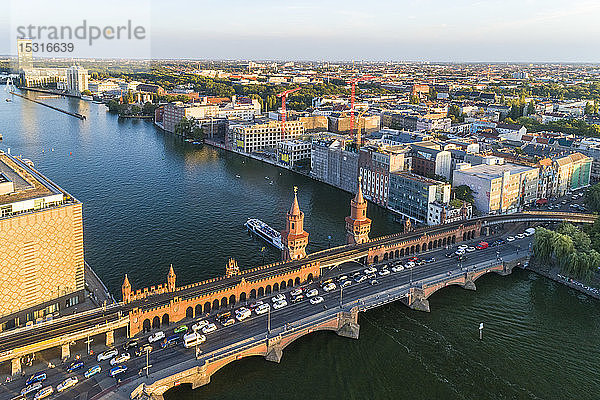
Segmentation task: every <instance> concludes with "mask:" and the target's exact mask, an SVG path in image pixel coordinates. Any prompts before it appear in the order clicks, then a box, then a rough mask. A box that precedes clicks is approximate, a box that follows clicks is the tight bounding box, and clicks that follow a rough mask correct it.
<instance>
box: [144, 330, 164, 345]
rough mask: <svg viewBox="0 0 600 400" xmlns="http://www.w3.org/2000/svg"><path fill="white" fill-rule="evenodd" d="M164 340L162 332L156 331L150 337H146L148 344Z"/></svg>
mask: <svg viewBox="0 0 600 400" xmlns="http://www.w3.org/2000/svg"><path fill="white" fill-rule="evenodd" d="M164 338H165V333H164V332H163V331H158V332H155V333H153V334H152V335H150V337H148V343H154V342H158V341H159V340H161V339H164Z"/></svg>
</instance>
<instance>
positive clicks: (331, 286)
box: [323, 282, 337, 292]
mask: <svg viewBox="0 0 600 400" xmlns="http://www.w3.org/2000/svg"><path fill="white" fill-rule="evenodd" d="M336 287H337V286H335V283H333V282H331V283H328V284H327V285H325V286H323V290H324V291H326V292H331V291H332V290H335V289H336Z"/></svg>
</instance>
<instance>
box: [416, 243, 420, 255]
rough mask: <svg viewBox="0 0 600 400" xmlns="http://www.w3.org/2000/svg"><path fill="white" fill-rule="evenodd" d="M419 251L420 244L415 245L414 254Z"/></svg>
mask: <svg viewBox="0 0 600 400" xmlns="http://www.w3.org/2000/svg"><path fill="white" fill-rule="evenodd" d="M420 251H421V245H420V244H416V245H415V252H416V253H418V252H420Z"/></svg>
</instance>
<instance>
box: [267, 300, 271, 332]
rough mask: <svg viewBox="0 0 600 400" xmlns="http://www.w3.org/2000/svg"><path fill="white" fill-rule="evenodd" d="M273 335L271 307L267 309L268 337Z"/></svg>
mask: <svg viewBox="0 0 600 400" xmlns="http://www.w3.org/2000/svg"><path fill="white" fill-rule="evenodd" d="M270 334H271V305H270V304H269V308H268V309H267V336H269V335H270Z"/></svg>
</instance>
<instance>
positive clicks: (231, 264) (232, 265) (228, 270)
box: [225, 258, 240, 278]
mask: <svg viewBox="0 0 600 400" xmlns="http://www.w3.org/2000/svg"><path fill="white" fill-rule="evenodd" d="M239 274H240V267H238V264H237V261H235V258H230V259H229V261H228V262H227V266H226V267H225V277H226V278H230V277H232V276H234V275H239Z"/></svg>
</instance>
